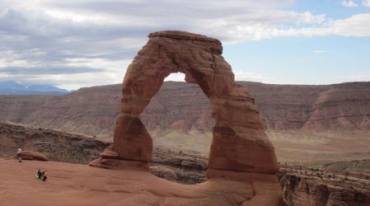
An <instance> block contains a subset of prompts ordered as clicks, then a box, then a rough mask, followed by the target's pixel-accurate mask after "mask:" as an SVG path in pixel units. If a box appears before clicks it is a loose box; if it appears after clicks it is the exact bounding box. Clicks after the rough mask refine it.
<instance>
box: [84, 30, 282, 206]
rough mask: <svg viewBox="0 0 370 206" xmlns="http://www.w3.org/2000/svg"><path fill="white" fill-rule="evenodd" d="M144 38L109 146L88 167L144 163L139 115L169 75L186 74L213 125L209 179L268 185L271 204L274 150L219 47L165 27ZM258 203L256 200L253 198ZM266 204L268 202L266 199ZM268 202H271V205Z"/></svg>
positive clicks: (147, 145)
mask: <svg viewBox="0 0 370 206" xmlns="http://www.w3.org/2000/svg"><path fill="white" fill-rule="evenodd" d="M149 37H150V39H149V42H148V43H147V44H146V45H145V46H144V48H143V49H142V50H141V51H140V52H139V53H138V55H137V56H136V57H135V59H134V61H133V62H132V63H131V65H130V66H129V67H128V70H127V73H126V76H125V78H124V82H123V89H122V106H121V112H120V115H119V116H118V118H117V121H116V128H115V130H114V140H113V145H112V147H110V148H109V149H107V150H106V151H105V152H103V154H102V157H101V158H100V159H99V160H96V161H94V162H92V163H91V165H93V166H102V167H109V166H117V165H120V166H121V164H117V160H116V159H119V160H130V161H133V160H134V161H141V162H144V163H145V162H149V161H150V160H151V154H152V139H151V137H150V135H149V133H148V132H147V130H146V128H145V126H144V125H143V123H142V122H141V120H140V118H139V115H140V114H141V113H142V112H143V111H144V109H145V107H146V106H147V105H148V104H149V102H150V100H151V98H152V97H153V96H154V95H155V94H156V93H157V92H158V91H159V89H160V87H161V85H162V84H163V81H164V79H165V77H167V76H168V75H169V74H170V73H174V72H182V73H185V79H186V81H187V82H190V83H197V84H198V85H199V86H200V88H201V89H202V91H203V92H204V93H205V94H206V96H207V97H208V98H209V99H210V103H211V108H212V112H213V117H214V118H215V127H214V129H213V143H212V145H211V152H210V159H209V164H208V168H209V170H208V178H228V179H234V180H243V181H247V182H248V181H253V180H254V179H255V180H257V181H256V182H258V183H257V184H256V183H253V184H254V185H255V186H256V188H257V189H256V190H261V191H264V192H266V191H267V190H266V188H269V189H268V190H270V192H272V193H271V201H272V202H276V201H277V200H276V198H278V192H279V189H278V188H279V187H278V186H277V181H276V178H275V177H274V176H273V174H274V173H275V172H276V171H277V163H276V157H275V153H274V148H273V146H272V145H271V143H270V141H269V140H268V138H267V136H266V134H265V132H264V127H263V125H262V123H261V120H260V116H259V112H258V111H257V110H256V106H255V103H254V99H253V98H251V97H250V96H249V94H248V92H247V91H246V90H245V88H243V87H242V86H240V85H238V84H236V83H235V81H234V74H233V73H232V71H231V67H230V65H229V64H228V63H227V62H226V61H225V60H224V58H223V57H222V45H221V43H220V42H219V41H218V40H217V39H213V38H209V37H206V36H202V35H198V34H192V33H186V32H177V31H165V32H156V33H152V34H150V35H149ZM257 202H258V201H257ZM270 203H271V202H270ZM270 205H271V204H270Z"/></svg>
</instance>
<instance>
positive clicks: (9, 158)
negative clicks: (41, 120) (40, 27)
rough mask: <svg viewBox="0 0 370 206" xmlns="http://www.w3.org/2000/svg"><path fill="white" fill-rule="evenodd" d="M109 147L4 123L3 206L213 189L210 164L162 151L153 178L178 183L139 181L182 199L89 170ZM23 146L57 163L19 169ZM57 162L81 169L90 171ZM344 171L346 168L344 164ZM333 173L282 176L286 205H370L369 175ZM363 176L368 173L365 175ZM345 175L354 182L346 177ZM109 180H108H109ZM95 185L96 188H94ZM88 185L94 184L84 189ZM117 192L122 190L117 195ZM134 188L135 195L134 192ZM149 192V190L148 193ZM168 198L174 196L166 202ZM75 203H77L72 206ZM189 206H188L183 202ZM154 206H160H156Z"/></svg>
mask: <svg viewBox="0 0 370 206" xmlns="http://www.w3.org/2000/svg"><path fill="white" fill-rule="evenodd" d="M108 145H109V144H108V143H105V142H101V141H98V140H94V139H92V138H89V137H86V136H82V135H76V134H69V133H65V132H60V131H54V130H49V129H41V128H26V127H24V126H20V125H14V124H5V123H1V124H0V156H2V158H5V159H2V160H0V173H1V174H2V178H1V179H0V203H2V204H0V205H1V206H2V205H6V206H8V205H10V206H11V205H22V204H26V203H27V205H58V204H59V203H58V202H57V201H56V200H59V199H60V198H66V202H64V201H63V203H65V204H62V203H60V204H61V205H94V204H90V203H91V202H90V201H93V200H91V199H89V198H87V197H92V196H93V197H97V198H96V199H94V201H96V203H101V204H103V203H104V204H107V205H109V204H110V202H112V205H115V204H117V205H123V204H120V203H122V202H123V201H127V204H128V205H130V204H131V203H129V202H130V201H133V203H132V205H135V204H136V205H145V204H144V203H143V204H141V202H140V201H141V199H142V198H141V197H143V196H148V198H149V199H147V200H146V201H148V204H149V205H150V204H151V203H152V202H160V201H159V199H160V198H159V197H156V196H155V194H152V193H151V192H153V191H154V192H157V193H156V194H158V195H159V196H160V195H162V196H163V197H161V198H162V199H166V198H167V199H168V198H169V199H171V198H173V197H172V196H171V195H173V196H176V195H179V197H177V198H180V197H182V198H184V197H189V198H192V197H193V196H191V195H189V193H188V192H187V191H188V189H187V188H195V187H194V186H191V185H190V186H186V185H183V184H178V183H185V184H187V185H189V184H194V183H202V184H201V185H209V183H204V182H205V181H206V176H205V171H206V169H207V158H206V157H203V156H200V155H199V154H196V153H182V152H174V151H170V150H165V149H159V148H158V149H156V150H155V151H154V153H153V162H152V165H151V172H152V173H153V174H155V175H156V176H159V177H162V178H164V179H167V180H170V181H172V182H173V183H170V182H168V181H165V180H163V179H162V178H161V179H159V180H158V178H155V177H153V176H151V175H149V174H147V173H146V174H145V175H143V176H139V177H135V178H139V179H140V178H143V179H142V180H143V181H144V180H145V181H147V180H149V181H153V182H154V183H155V185H156V184H159V183H160V184H165V185H166V187H167V186H169V187H170V189H171V190H172V189H174V188H176V190H175V191H181V193H182V192H184V191H185V192H184V193H183V194H181V195H180V194H177V193H174V192H173V191H170V190H164V191H161V190H160V189H158V188H157V187H156V188H155V189H153V188H150V187H144V186H143V185H141V186H140V187H139V186H135V187H133V185H132V184H133V182H131V183H132V184H131V183H130V181H131V180H130V178H131V177H133V176H130V174H132V172H128V173H127V172H118V171H111V170H103V169H95V168H91V167H87V166H85V165H86V164H87V162H89V161H90V160H92V159H94V158H96V156H97V155H98V154H99V153H100V152H101V151H102V150H103V149H104V148H105V147H106V146H108ZM18 146H22V147H23V148H25V149H28V150H32V151H39V152H42V153H43V154H46V156H48V158H49V160H52V161H51V162H29V161H23V163H22V164H19V163H18V162H16V161H15V160H14V157H13V156H14V153H15V151H16V148H17V147H18ZM53 161H62V162H71V163H82V164H85V165H79V164H69V163H62V162H60V163H58V162H53ZM358 162H360V163H361V162H365V160H363V161H355V162H354V163H352V164H350V165H352V167H353V164H357V165H358V164H359V163H358ZM337 164H338V163H337ZM340 165H343V163H342V164H340ZM366 165H367V164H364V163H362V164H361V166H362V167H364V168H365V167H366ZM332 167H333V164H331V165H330V167H329V166H327V170H330V172H325V171H319V170H314V169H304V168H303V167H295V168H285V169H283V170H281V172H280V173H279V179H280V183H281V186H282V188H283V191H284V200H285V201H286V203H287V204H288V205H292V206H305V205H312V206H316V205H324V206H329V205H354V206H358V205H360V206H362V205H368V203H369V198H370V194H369V191H370V182H369V176H370V175H366V173H365V174H363V175H361V176H359V175H358V174H357V173H356V174H348V173H346V172H347V171H344V173H343V172H340V173H334V172H332V171H333V168H332ZM37 168H45V169H47V170H48V173H49V179H50V181H49V182H47V183H46V184H43V183H42V182H39V181H36V179H35V178H34V176H33V173H34V172H35V171H36V170H37ZM369 169H370V168H369ZM351 170H353V168H351ZM110 171H111V172H112V173H110ZM341 171H342V170H341ZM361 171H364V169H362V170H361ZM365 171H368V170H365ZM369 171H370V170H369ZM140 174H141V173H140ZM346 174H347V175H349V176H347V177H346ZM105 175H107V177H104V176H105ZM91 177H94V178H91ZM87 178H89V179H87ZM113 178H116V179H113ZM127 178H128V179H127ZM90 181H92V182H91V183H90ZM115 181H117V185H115V183H114V182H115ZM86 182H89V183H88V184H87V185H85V183H86ZM102 182H103V183H104V184H102ZM175 182H178V183H175ZM121 183H122V184H121ZM99 184H101V185H99ZM142 184H144V183H142ZM145 184H146V183H145ZM148 184H149V183H148ZM167 184H168V185H167ZM103 185H104V186H103ZM112 185H113V186H112ZM110 186H112V187H110ZM118 187H120V189H117V188H118ZM121 187H122V188H121ZM127 187H129V188H127ZM131 187H132V188H135V189H133V190H131ZM200 187H205V186H200ZM20 189H21V190H20ZM140 189H143V191H140V192H138V190H140ZM127 190H128V191H127ZM146 190H149V192H148V191H146ZM62 191H65V192H62ZM130 192H131V193H130ZM108 193H112V194H108ZM130 194H131V195H132V197H130V198H129V197H128V196H129V195H130ZM168 194H171V195H169V196H166V195H168ZM207 194H208V193H207ZM212 194H216V193H212ZM221 196H222V197H220V198H224V197H225V195H221ZM18 197H22V198H18ZM120 197H121V199H120ZM194 197H195V196H194ZM109 198H112V199H109ZM151 198H152V199H151ZM157 198H158V199H157ZM155 199H157V200H155ZM200 199H201V198H200ZM113 200H114V201H113ZM116 200H117V201H118V202H116ZM324 200H325V201H324ZM22 201H23V202H22ZM73 201H76V202H75V203H73ZM104 201H106V202H104ZM120 201H122V202H120ZM135 201H136V202H135ZM137 201H139V202H137ZM168 201H169V200H168ZM184 201H188V200H186V199H184ZM218 201H221V202H222V201H224V200H220V199H218ZM113 202H114V204H113ZM44 203H45V204H44ZM78 203H79V204H78ZM134 203H135V204H134ZM139 203H140V204H139ZM125 204H126V202H125ZM232 204H234V203H230V202H228V203H225V205H232ZM153 205H155V204H154V203H153ZM159 205H160V204H159ZM185 205H187V204H185ZM190 205H191V204H190ZM216 205H220V204H216ZM236 205H238V204H236ZM239 205H240V204H239Z"/></svg>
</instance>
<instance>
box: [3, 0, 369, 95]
mask: <svg viewBox="0 0 370 206" xmlns="http://www.w3.org/2000/svg"><path fill="white" fill-rule="evenodd" d="M168 29H170V30H186V31H190V32H195V33H202V34H206V35H208V36H212V37H216V38H219V39H220V40H221V41H222V42H223V44H224V56H225V58H226V59H227V60H228V61H229V63H230V64H231V65H232V67H233V70H234V73H235V76H236V79H237V80H250V81H259V82H265V83H277V84H330V83H339V82H348V81H370V60H369V57H368V56H369V55H368V54H369V53H370V0H320V1H315V0H259V1H255V0H229V1H224V0H203V1H192V0H156V1H152V0H64V1H59V0H36V1H22V0H0V42H1V44H0V81H1V80H15V81H18V82H21V83H32V84H35V83H40V84H45V83H47V84H53V85H57V86H59V87H62V88H66V89H77V88H80V87H87V86H94V85H104V84H113V83H119V82H121V81H122V78H123V75H124V73H125V71H126V67H127V66H128V65H129V63H130V62H131V60H132V58H133V57H134V56H135V54H136V52H137V51H138V50H139V49H140V48H141V47H142V46H143V45H144V44H145V42H146V41H147V37H146V36H147V34H148V33H150V32H153V31H157V30H168ZM181 77H182V76H181V75H171V76H169V78H168V79H170V80H179V78H181Z"/></svg>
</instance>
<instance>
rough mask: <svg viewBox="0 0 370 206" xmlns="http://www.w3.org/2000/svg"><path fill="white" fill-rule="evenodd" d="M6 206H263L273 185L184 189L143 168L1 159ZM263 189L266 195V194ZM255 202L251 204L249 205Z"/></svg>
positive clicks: (0, 195) (1, 199)
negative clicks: (40, 172) (43, 176)
mask: <svg viewBox="0 0 370 206" xmlns="http://www.w3.org/2000/svg"><path fill="white" fill-rule="evenodd" d="M38 168H42V169H44V170H47V174H48V180H47V181H46V182H42V181H40V180H38V179H37V178H36V177H35V172H36V171H37V169H38ZM0 173H1V175H2V177H1V180H0V205H1V206H19V205H29V206H50V205H55V206H59V205H60V206H64V205H69V206H73V205H75V206H84V205H86V206H94V205H96V206H98V205H99V206H100V205H106V206H138V205H140V206H162V205H163V206H164V205H168V206H171V205H177V206H180V205H219V206H232V205H244V204H243V202H245V201H247V199H249V198H250V197H252V196H254V195H255V194H256V193H258V194H259V195H260V197H262V198H259V199H258V200H254V201H257V202H255V203H256V204H257V205H258V204H259V203H261V204H268V203H266V201H268V200H269V198H267V197H268V196H271V193H269V192H270V190H273V189H274V188H271V187H270V188H269V189H266V188H268V183H266V184H265V183H263V182H262V183H258V184H256V185H255V186H254V187H253V188H252V187H251V186H250V185H249V184H245V183H242V182H234V181H228V180H218V179H216V180H210V181H207V182H205V183H201V184H197V185H183V184H178V183H174V182H169V181H167V180H165V179H162V178H158V177H156V176H154V175H152V174H150V173H149V172H147V171H144V170H138V169H132V168H130V169H125V170H107V169H101V168H94V167H89V166H87V165H80V164H70V163H61V162H52V161H49V162H39V161H23V162H22V163H18V162H17V161H16V160H14V159H0ZM262 190H263V193H262V192H260V191H262ZM249 203H251V202H249Z"/></svg>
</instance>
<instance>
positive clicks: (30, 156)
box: [20, 151, 48, 161]
mask: <svg viewBox="0 0 370 206" xmlns="http://www.w3.org/2000/svg"><path fill="white" fill-rule="evenodd" d="M20 157H21V158H22V160H39V161H48V158H47V157H46V156H45V155H44V154H42V153H40V152H34V151H22V152H21V153H20Z"/></svg>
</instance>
